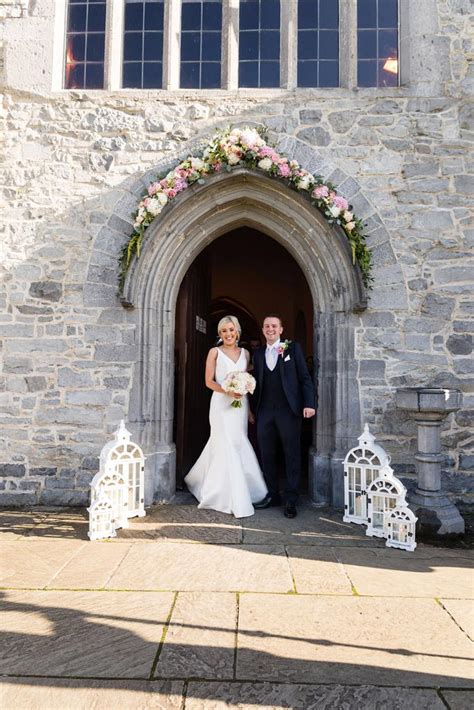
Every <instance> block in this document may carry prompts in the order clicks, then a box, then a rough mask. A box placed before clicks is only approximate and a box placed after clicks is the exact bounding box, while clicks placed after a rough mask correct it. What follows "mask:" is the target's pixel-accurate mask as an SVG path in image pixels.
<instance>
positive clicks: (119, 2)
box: [52, 0, 410, 98]
mask: <svg viewBox="0 0 474 710" xmlns="http://www.w3.org/2000/svg"><path fill="white" fill-rule="evenodd" d="M239 1H240V0H222V3H223V7H222V54H223V58H222V74H221V77H222V81H221V83H222V87H221V88H220V89H182V88H180V86H179V82H180V25H181V0H165V16H164V37H163V88H162V89H124V88H123V87H122V63H123V40H124V4H125V0H107V14H106V34H105V58H104V63H105V71H104V73H105V76H104V88H103V89H65V88H64V71H65V61H64V56H65V48H66V29H67V28H66V23H67V5H68V0H57V2H56V15H55V38H56V42H55V46H54V56H53V69H52V84H53V87H52V88H53V91H68V92H69V91H76V92H77V91H80V92H81V93H87V94H89V93H92V94H95V93H97V92H102V93H103V92H108V93H114V94H119V93H121V94H124V95H139V96H140V95H142V96H143V95H144V93H145V92H146V94H149V93H150V92H151V93H153V94H155V93H159V94H160V95H168V94H172V95H173V96H176V95H182V96H186V95H189V94H192V95H195V94H196V92H198V93H199V96H200V97H202V98H207V97H209V98H212V97H222V96H223V95H224V96H233V95H238V96H242V97H245V96H255V95H257V96H258V97H261V98H265V97H266V96H275V95H276V96H279V95H281V94H282V93H283V92H285V91H286V92H288V91H292V92H294V93H297V94H299V93H300V92H301V93H302V94H304V95H305V96H308V95H311V94H315V95H317V96H332V97H334V96H337V95H338V92H341V90H344V91H343V93H344V94H346V93H347V90H350V91H352V92H354V91H357V92H358V93H361V94H363V95H369V96H370V95H384V96H393V95H395V96H399V95H400V94H403V93H404V91H403V90H404V89H406V88H407V86H408V84H409V83H410V67H409V29H410V17H409V15H410V7H409V1H410V0H399V50H400V55H399V61H400V68H399V86H397V87H359V86H357V0H339V33H340V34H339V77H340V81H339V87H332V88H318V87H307V88H306V87H298V86H297V63H298V62H297V29H298V27H297V26H298V22H297V12H298V8H297V3H296V2H294V1H293V0H281V40H280V61H281V72H280V87H279V88H272V89H266V88H259V89H248V88H240V87H239V86H238V71H239V51H238V49H239V48H238V37H239V32H238V29H239Z"/></svg>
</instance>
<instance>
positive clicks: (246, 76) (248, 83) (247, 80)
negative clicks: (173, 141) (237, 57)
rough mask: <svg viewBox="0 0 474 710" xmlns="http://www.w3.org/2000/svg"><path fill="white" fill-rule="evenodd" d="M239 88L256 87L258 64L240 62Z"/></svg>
mask: <svg viewBox="0 0 474 710" xmlns="http://www.w3.org/2000/svg"><path fill="white" fill-rule="evenodd" d="M239 86H243V87H250V88H253V87H257V86H258V62H240V64H239Z"/></svg>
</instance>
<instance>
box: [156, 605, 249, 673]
mask: <svg viewBox="0 0 474 710" xmlns="http://www.w3.org/2000/svg"><path fill="white" fill-rule="evenodd" d="M236 621H237V598H236V595H235V594H230V593H223V594H215V593H214V594H212V593H202V592H183V593H180V594H179V595H178V598H177V601H176V605H175V607H174V609H173V614H172V617H171V623H170V626H169V628H168V632H167V634H166V640H165V644H164V646H163V651H162V653H161V655H160V658H159V661H158V664H157V667H156V671H155V675H156V677H160V678H210V679H213V678H232V676H233V672H234V654H235V634H236Z"/></svg>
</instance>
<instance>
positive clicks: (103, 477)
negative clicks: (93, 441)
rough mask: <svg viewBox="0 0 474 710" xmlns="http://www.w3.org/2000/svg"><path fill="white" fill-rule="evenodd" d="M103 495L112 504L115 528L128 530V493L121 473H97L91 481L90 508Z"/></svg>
mask: <svg viewBox="0 0 474 710" xmlns="http://www.w3.org/2000/svg"><path fill="white" fill-rule="evenodd" d="M103 494H105V495H106V496H107V497H108V498H109V500H110V502H111V503H112V507H113V513H114V520H115V523H114V525H115V528H116V529H117V528H128V513H127V509H128V502H127V499H128V492H127V482H126V481H125V477H124V475H123V473H119V472H118V471H103V472H102V471H99V473H96V474H95V476H94V478H93V479H92V481H91V508H92V507H93V505H94V503H95V502H96V500H98V499H99V498H100V496H101V495H103Z"/></svg>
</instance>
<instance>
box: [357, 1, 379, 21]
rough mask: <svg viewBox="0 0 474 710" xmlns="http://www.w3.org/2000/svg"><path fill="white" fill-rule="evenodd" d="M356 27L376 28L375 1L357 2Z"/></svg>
mask: <svg viewBox="0 0 474 710" xmlns="http://www.w3.org/2000/svg"><path fill="white" fill-rule="evenodd" d="M357 26H358V27H377V0H357Z"/></svg>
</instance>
